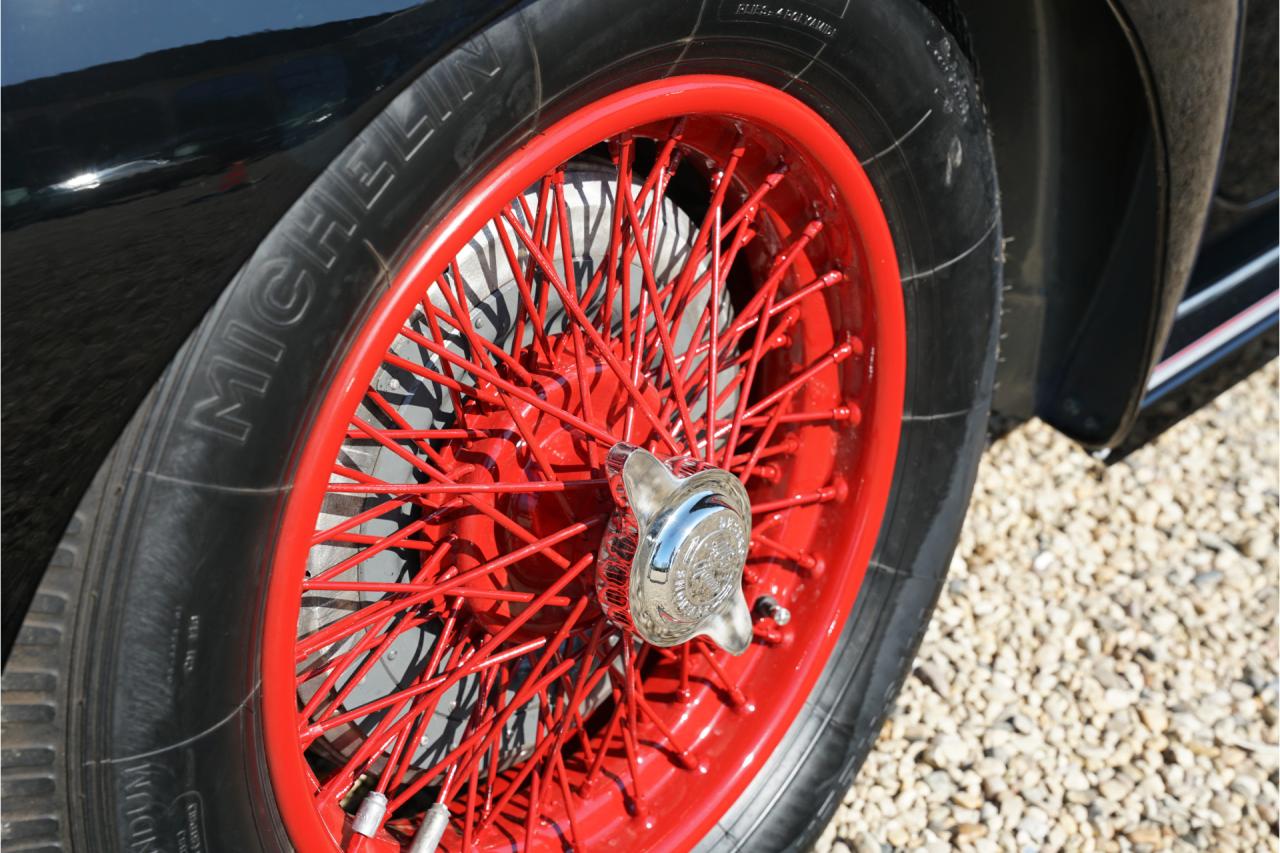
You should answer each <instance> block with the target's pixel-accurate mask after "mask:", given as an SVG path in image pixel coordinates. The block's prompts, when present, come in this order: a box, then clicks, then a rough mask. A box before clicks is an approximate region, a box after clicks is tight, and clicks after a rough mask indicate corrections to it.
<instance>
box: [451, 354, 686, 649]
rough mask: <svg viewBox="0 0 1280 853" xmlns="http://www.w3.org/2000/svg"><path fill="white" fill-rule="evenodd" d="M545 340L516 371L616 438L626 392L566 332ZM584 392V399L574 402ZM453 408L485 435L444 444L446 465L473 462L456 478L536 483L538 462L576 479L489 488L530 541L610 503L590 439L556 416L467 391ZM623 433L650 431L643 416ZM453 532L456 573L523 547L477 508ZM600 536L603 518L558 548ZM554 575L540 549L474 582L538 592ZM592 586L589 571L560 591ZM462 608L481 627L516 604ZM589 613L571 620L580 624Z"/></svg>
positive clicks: (542, 618) (576, 593) (502, 618)
mask: <svg viewBox="0 0 1280 853" xmlns="http://www.w3.org/2000/svg"><path fill="white" fill-rule="evenodd" d="M548 345H549V348H550V354H549V356H547V355H544V354H542V353H540V352H537V351H534V352H533V353H531V355H530V362H531V363H530V364H529V366H528V367H527V368H526V370H525V373H526V374H527V376H526V379H527V381H528V387H529V388H531V389H532V390H533V391H534V393H536V394H537V396H538V397H539V398H540V399H541V400H543V401H544V402H546V403H547V404H550V405H551V406H553V407H556V408H559V409H562V410H564V411H568V412H575V411H582V412H587V411H590V412H591V413H592V415H593V417H594V422H595V423H599V424H600V425H602V426H604V427H605V428H606V429H608V430H609V431H610V432H614V433H617V434H618V435H622V434H623V432H624V430H625V425H626V415H627V411H628V408H629V407H628V406H627V400H628V398H627V396H626V394H625V392H624V391H623V389H622V386H621V384H620V383H619V382H618V378H617V375H616V374H614V373H613V371H611V370H610V369H609V366H608V364H607V363H606V362H605V361H604V359H602V358H601V357H600V356H598V355H595V354H594V353H593V352H591V351H590V350H589V349H588V348H587V347H585V346H584V347H582V349H581V350H580V349H579V348H578V346H577V344H576V343H575V341H574V338H573V336H572V335H568V334H560V335H554V336H550V337H549V339H548ZM613 352H614V354H615V355H616V356H621V355H622V353H621V346H620V345H618V346H614V347H613ZM479 387H480V388H481V389H482V390H483V391H486V392H494V391H495V390H496V389H495V388H494V386H493V385H492V384H491V383H485V382H481V383H480V384H479ZM642 394H643V396H644V398H645V399H646V400H648V401H649V404H650V405H651V406H652V407H653V409H654V410H655V411H656V410H657V409H659V408H661V398H660V397H659V395H658V393H657V391H656V390H655V389H654V387H653V386H648V387H646V388H645V389H644V390H643V391H642ZM584 397H589V398H590V401H589V402H587V403H584ZM462 405H463V411H464V413H465V415H464V419H465V420H466V422H467V424H468V425H469V426H470V427H471V428H473V429H475V430H476V431H477V432H478V433H481V434H484V435H485V436H486V437H485V438H482V439H477V440H475V441H470V442H466V443H459V444H449V445H446V446H445V447H444V448H443V449H442V455H443V456H444V458H445V459H446V460H448V461H449V463H450V465H449V466H446V467H453V466H459V465H464V464H473V465H474V468H473V471H472V473H469V474H467V475H466V476H465V477H463V478H461V480H460V481H461V482H465V483H474V484H476V485H480V486H483V485H485V484H492V483H504V482H505V483H515V482H521V483H535V482H540V481H541V482H545V478H544V477H543V476H542V472H541V470H540V468H539V462H540V461H545V462H546V463H547V465H548V466H549V467H550V469H551V470H552V471H553V472H554V474H555V478H556V480H555V482H560V483H565V484H581V485H568V486H567V487H566V488H565V490H564V491H563V492H558V493H555V494H554V495H549V494H548V493H545V492H525V493H516V494H502V495H498V496H497V497H496V498H495V500H494V505H495V506H496V507H497V509H498V510H499V511H500V512H501V513H503V514H504V515H506V516H507V517H509V518H510V519H512V520H513V521H515V522H516V524H517V525H518V526H519V529H521V530H525V531H528V532H529V533H532V534H533V536H534V537H535V538H536V539H545V538H546V537H548V536H552V535H554V534H555V533H556V532H557V531H559V530H563V529H565V528H566V527H568V526H569V525H571V524H573V523H574V522H575V521H577V520H579V519H592V518H599V517H600V516H601V515H602V514H608V513H609V512H611V511H612V509H613V500H612V498H610V496H609V492H608V490H607V489H605V488H603V485H604V484H603V482H602V481H601V479H600V471H601V466H602V464H603V454H602V451H601V448H600V446H599V444H598V443H597V442H594V441H591V440H589V439H587V438H584V437H583V436H582V435H581V434H580V433H575V432H572V431H570V430H566V429H565V428H564V425H563V423H562V422H561V421H560V420H559V419H557V418H556V417H554V416H552V415H549V414H547V413H546V410H545V409H542V408H539V407H536V406H534V405H531V404H530V403H527V402H522V401H518V400H517V401H512V403H511V407H510V409H507V408H503V409H494V408H493V407H491V406H486V405H484V404H482V403H477V402H476V401H475V399H474V398H471V399H467V400H464V401H463V403H462ZM517 418H518V419H520V420H521V421H522V422H523V424H524V426H525V430H526V431H527V433H528V435H529V437H530V438H531V441H528V442H526V440H525V437H524V435H523V434H522V433H521V432H520V430H519V429H517V428H516V427H515V419H517ZM632 434H633V435H634V436H635V438H636V439H637V440H638V441H641V442H644V441H647V440H648V439H649V438H650V437H651V435H652V429H651V428H649V426H648V425H647V424H644V423H640V424H635V425H634V426H633V428H632ZM530 443H532V444H536V445H537V446H538V448H539V449H540V455H541V457H542V459H541V460H539V459H538V457H536V456H534V455H533V454H532V453H529V452H526V449H525V448H527V446H528V444H530ZM455 529H456V533H457V536H458V538H459V539H460V540H461V541H463V542H467V543H468V544H469V546H470V547H469V549H468V551H467V553H465V554H459V556H458V558H457V563H458V568H459V570H460V571H467V570H469V569H474V568H475V567H477V566H479V565H483V564H484V563H485V562H488V561H492V560H496V559H498V558H499V557H501V556H502V555H503V554H509V553H511V552H512V551H515V550H516V549H518V548H520V547H522V546H523V545H525V544H526V543H525V541H523V540H522V539H521V538H520V537H517V536H516V534H515V533H513V532H512V531H511V530H510V529H508V528H506V527H502V526H501V525H498V524H495V523H494V522H493V520H492V519H490V518H488V517H486V516H484V515H480V514H478V513H475V514H471V515H468V516H466V517H464V518H461V519H460V520H459V521H458V522H457V524H456V526H455ZM603 534H604V525H601V524H597V525H595V526H593V527H591V528H590V529H588V530H585V531H583V532H582V533H580V534H578V535H577V536H574V537H572V538H570V539H568V540H566V544H565V545H564V550H566V551H570V552H573V553H580V554H594V553H596V551H598V550H599V547H600V539H601V537H602V535H603ZM563 573H564V570H563V569H562V568H561V567H560V566H557V565H556V564H555V563H554V562H552V561H551V560H550V559H548V558H547V557H546V555H544V554H541V553H535V554H532V555H530V556H529V557H528V558H526V559H523V560H521V561H519V562H517V563H515V564H513V565H512V566H510V567H509V568H506V569H500V570H498V571H496V572H492V573H490V574H487V575H485V576H484V577H483V578H481V579H480V580H479V581H478V583H479V584H480V585H481V586H483V587H486V588H489V589H492V590H495V591H500V590H518V591H520V592H530V593H534V592H541V591H543V590H545V589H546V588H547V587H548V586H550V585H551V584H552V583H554V582H555V581H556V579H557V578H559V577H560V576H561V575H562V574H563ZM593 583H594V581H593V580H592V576H591V575H583V576H581V577H579V578H577V579H575V580H574V581H573V582H572V583H570V585H569V586H568V587H566V588H565V590H564V592H565V595H566V596H568V597H570V598H579V597H583V596H588V595H590V594H591V589H592V588H593ZM466 606H467V608H468V609H469V610H470V611H471V612H472V613H474V614H475V616H476V618H477V619H479V620H480V621H481V623H482V624H483V625H484V626H485V627H486V628H487V629H489V630H493V631H496V630H500V629H501V628H502V627H504V626H505V625H506V624H508V623H509V622H510V619H511V617H512V616H513V615H517V614H519V613H521V612H523V610H524V608H525V606H526V605H524V604H522V603H519V602H506V601H500V600H481V599H472V600H468V601H467V603H466ZM568 612H569V611H568V608H567V606H559V607H556V606H551V607H546V608H543V609H542V611H541V612H539V613H538V614H537V615H535V616H534V617H533V618H531V619H530V620H529V622H527V623H525V624H524V625H523V626H522V627H520V628H519V629H517V631H516V634H515V636H516V637H517V638H523V639H530V638H533V637H538V636H545V635H546V634H547V632H548V631H549V630H554V628H555V627H556V626H558V625H559V624H561V623H562V622H563V621H564V618H565V616H566V615H567V614H568ZM593 615H594V614H589V615H588V617H587V618H586V619H584V620H581V621H583V623H584V624H585V623H586V622H588V621H590V617H591V616H593Z"/></svg>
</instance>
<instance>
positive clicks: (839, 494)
mask: <svg viewBox="0 0 1280 853" xmlns="http://www.w3.org/2000/svg"><path fill="white" fill-rule="evenodd" d="M835 495H836V500H838V501H842V500H844V499H845V498H847V497H849V484H848V483H846V482H845V481H844V479H843V478H841V479H839V480H836V482H835Z"/></svg>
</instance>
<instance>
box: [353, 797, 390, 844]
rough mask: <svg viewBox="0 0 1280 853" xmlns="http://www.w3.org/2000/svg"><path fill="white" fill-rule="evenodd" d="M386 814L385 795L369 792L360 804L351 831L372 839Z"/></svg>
mask: <svg viewBox="0 0 1280 853" xmlns="http://www.w3.org/2000/svg"><path fill="white" fill-rule="evenodd" d="M386 814H387V795H386V794H384V793H382V792H381V791H370V792H369V793H367V794H365V795H364V799H363V800H362V801H361V802H360V809H359V811H357V812H356V819H355V820H354V821H352V823H351V831H352V832H354V833H357V834H359V835H363V836H365V837H366V838H373V836H374V834H375V833H377V831H378V830H379V829H380V828H381V827H382V819H383V818H384V817H386Z"/></svg>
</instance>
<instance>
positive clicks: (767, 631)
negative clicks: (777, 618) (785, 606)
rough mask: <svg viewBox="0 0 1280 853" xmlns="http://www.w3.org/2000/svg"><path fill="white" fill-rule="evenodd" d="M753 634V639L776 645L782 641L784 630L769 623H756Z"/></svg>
mask: <svg viewBox="0 0 1280 853" xmlns="http://www.w3.org/2000/svg"><path fill="white" fill-rule="evenodd" d="M751 635H752V639H755V640H759V641H760V642H762V643H764V644H765V645H766V646H776V645H779V644H780V643H781V642H782V632H781V631H779V630H778V629H777V628H770V627H769V626H767V625H756V626H755V628H754V629H752V632H751Z"/></svg>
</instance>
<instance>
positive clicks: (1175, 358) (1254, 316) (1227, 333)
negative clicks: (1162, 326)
mask: <svg viewBox="0 0 1280 853" xmlns="http://www.w3.org/2000/svg"><path fill="white" fill-rule="evenodd" d="M1278 310H1280V290H1277V291H1273V292H1271V293H1269V294H1268V295H1266V296H1264V297H1263V298H1262V299H1260V300H1258V301H1257V302H1255V303H1254V304H1253V305H1251V306H1249V307H1248V308H1246V309H1245V310H1243V311H1241V312H1240V313H1239V314H1237V315H1236V316H1234V317H1232V318H1231V319H1230V320H1228V321H1227V322H1225V323H1223V324H1222V325H1221V326H1218V327H1217V328H1216V329H1214V330H1213V331H1211V332H1209V333H1208V334H1206V335H1204V336H1202V337H1200V338H1198V339H1196V340H1195V341H1193V342H1191V343H1190V344H1188V345H1187V346H1185V347H1183V348H1182V349H1180V350H1178V351H1177V352H1176V353H1174V354H1173V355H1171V356H1169V357H1168V358H1166V359H1165V360H1164V361H1162V362H1160V363H1159V364H1157V365H1156V367H1155V370H1153V371H1151V379H1150V381H1148V382H1147V390H1148V391H1151V390H1152V389H1154V388H1157V387H1159V386H1161V385H1163V384H1164V383H1165V382H1167V381H1169V380H1170V379H1172V378H1173V377H1175V376H1177V375H1178V374H1179V373H1181V372H1182V371H1184V370H1186V369H1187V368H1188V367H1190V366H1191V365H1193V364H1195V363H1196V362H1197V361H1199V360H1200V359H1202V358H1204V357H1205V356H1208V355H1210V354H1212V353H1213V352H1214V351H1215V350H1217V349H1218V348H1219V347H1221V346H1223V345H1224V344H1226V343H1229V342H1230V341H1231V340H1232V339H1234V338H1235V337H1236V336H1237V335H1240V334H1242V333H1243V332H1245V331H1247V330H1248V329H1249V328H1251V327H1252V326H1254V325H1256V324H1257V323H1259V322H1260V321H1262V320H1263V319H1265V318H1266V317H1267V315H1268V314H1273V313H1275V312H1276V311H1278Z"/></svg>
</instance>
